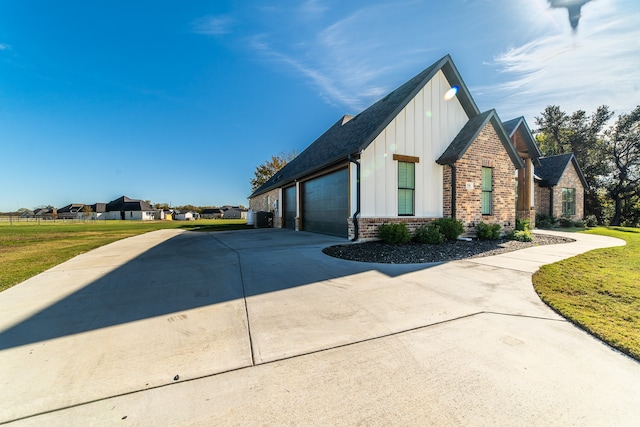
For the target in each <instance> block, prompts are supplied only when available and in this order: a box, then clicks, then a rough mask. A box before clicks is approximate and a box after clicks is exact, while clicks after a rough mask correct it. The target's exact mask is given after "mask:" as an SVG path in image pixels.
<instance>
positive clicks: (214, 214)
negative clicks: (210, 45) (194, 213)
mask: <svg viewBox="0 0 640 427" xmlns="http://www.w3.org/2000/svg"><path fill="white" fill-rule="evenodd" d="M223 216H224V212H223V211H222V209H219V208H207V209H204V210H203V211H202V213H201V214H200V217H201V218H203V219H218V218H222V217H223Z"/></svg>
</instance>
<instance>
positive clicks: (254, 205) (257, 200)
mask: <svg viewBox="0 0 640 427" xmlns="http://www.w3.org/2000/svg"><path fill="white" fill-rule="evenodd" d="M279 193H280V192H279V190H278V189H277V188H276V189H275V190H271V191H268V192H266V193H263V194H260V195H259V196H256V197H252V198H251V199H249V209H253V211H254V212H261V211H264V212H273V226H274V227H276V228H282V217H281V216H280V215H279V213H278V212H276V211H274V209H273V203H274V201H276V200H278V197H279ZM269 202H270V203H271V205H269ZM280 202H281V201H280V200H278V203H277V206H278V209H281V208H282V204H281V203H280Z"/></svg>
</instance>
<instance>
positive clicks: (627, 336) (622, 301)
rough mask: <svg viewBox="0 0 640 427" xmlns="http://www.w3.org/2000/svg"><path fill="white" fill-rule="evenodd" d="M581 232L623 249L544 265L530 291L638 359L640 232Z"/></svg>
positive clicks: (630, 230) (622, 229)
mask: <svg viewBox="0 0 640 427" xmlns="http://www.w3.org/2000/svg"><path fill="white" fill-rule="evenodd" d="M585 233H591V234H600V235H604V236H611V237H617V238H619V239H623V240H625V241H626V242H627V244H626V246H623V247H616V248H609V249H599V250H595V251H592V252H589V253H586V254H582V255H578V256H576V257H573V258H569V259H567V260H564V261H560V262H558V263H555V264H551V265H545V266H543V267H542V268H541V269H540V270H539V271H538V272H537V273H536V274H534V276H533V285H534V288H535V290H536V292H538V295H540V298H542V300H543V301H544V302H546V303H547V304H548V305H549V306H551V307H552V308H553V309H554V310H556V311H557V312H558V313H560V314H561V315H562V316H564V317H565V318H567V319H569V320H570V321H571V322H573V323H575V324H577V325H578V326H580V327H581V328H583V329H585V330H587V331H588V332H590V333H591V334H593V335H595V336H596V337H598V338H600V339H602V340H603V341H605V342H607V343H608V344H610V345H611V346H613V347H615V348H617V349H618V350H620V351H622V352H624V353H626V354H628V355H629V356H631V357H633V358H635V359H637V360H640V230H639V229H635V228H621V227H611V228H596V229H593V230H589V231H585Z"/></svg>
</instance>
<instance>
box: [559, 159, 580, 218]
mask: <svg viewBox="0 0 640 427" xmlns="http://www.w3.org/2000/svg"><path fill="white" fill-rule="evenodd" d="M563 188H575V190H576V214H575V215H572V216H571V219H572V220H574V221H576V220H579V219H582V218H584V187H583V185H582V181H580V177H578V172H576V168H575V167H574V166H573V163H571V164H570V165H569V167H567V169H565V171H564V174H563V175H562V177H561V178H560V181H558V185H556V186H555V187H553V215H554V216H555V217H556V218H560V217H561V216H562V189H563Z"/></svg>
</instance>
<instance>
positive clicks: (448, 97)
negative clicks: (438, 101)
mask: <svg viewBox="0 0 640 427" xmlns="http://www.w3.org/2000/svg"><path fill="white" fill-rule="evenodd" d="M457 93H458V86H454V87H452V88H451V89H449V90H448V91H447V93H445V94H444V100H445V101H449V100H451V99H453V97H454V96H456V94H457Z"/></svg>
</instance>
